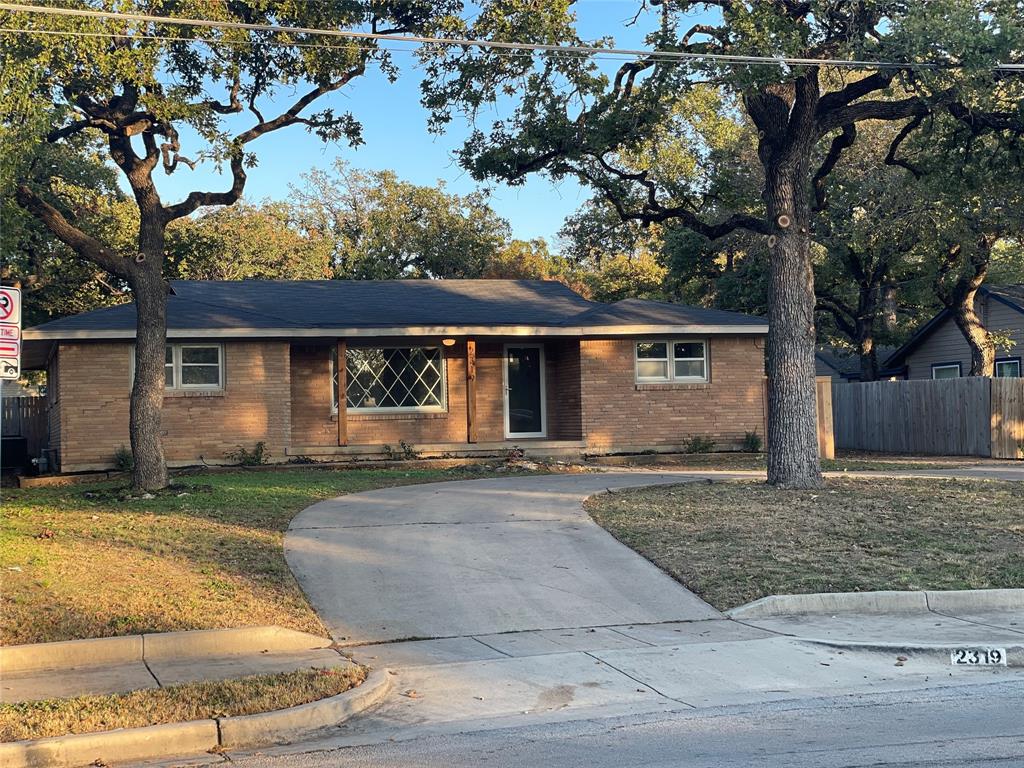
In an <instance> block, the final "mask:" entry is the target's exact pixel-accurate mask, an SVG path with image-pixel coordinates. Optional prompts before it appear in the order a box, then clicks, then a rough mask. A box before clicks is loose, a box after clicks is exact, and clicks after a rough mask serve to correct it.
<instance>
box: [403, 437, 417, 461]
mask: <svg viewBox="0 0 1024 768" xmlns="http://www.w3.org/2000/svg"><path fill="white" fill-rule="evenodd" d="M398 447H399V448H401V449H402V458H403V459H418V458H419V457H420V452H419V451H417V450H416V449H415V448H414V447H413V446H412V444H411V443H407V442H405V440H399V441H398Z"/></svg>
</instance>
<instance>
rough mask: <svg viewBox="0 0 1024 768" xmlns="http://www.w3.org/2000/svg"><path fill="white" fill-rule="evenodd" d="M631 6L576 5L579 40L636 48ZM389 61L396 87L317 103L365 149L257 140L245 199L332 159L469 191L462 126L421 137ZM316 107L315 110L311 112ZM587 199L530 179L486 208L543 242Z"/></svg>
mask: <svg viewBox="0 0 1024 768" xmlns="http://www.w3.org/2000/svg"><path fill="white" fill-rule="evenodd" d="M638 7H639V2H638V0H584V1H583V2H581V3H579V4H578V5H577V10H576V13H577V16H578V18H579V29H580V32H581V35H582V36H583V37H584V38H585V39H590V38H596V37H600V36H602V35H612V36H614V37H615V40H616V44H617V45H618V46H620V47H629V48H639V47H643V37H644V35H645V34H646V32H647V31H648V30H649V29H650V25H651V23H652V22H653V21H654V17H653V16H652V15H648V16H647V17H646V19H645V20H642V21H641V23H640V24H638V25H635V26H627V25H626V22H627V21H628V20H629V19H631V18H632V16H633V15H634V14H635V13H636V9H637V8H638ZM395 56H396V59H395V61H396V63H397V64H399V65H400V66H401V68H402V75H401V76H400V77H399V79H398V81H397V82H396V83H393V84H391V83H388V82H387V80H386V79H385V78H384V77H383V76H382V75H381V74H380V73H379V72H372V73H369V74H368V75H367V76H364V77H362V78H359V79H358V80H356V81H354V83H353V84H352V85H351V86H349V87H348V88H346V89H345V90H344V91H341V92H339V93H336V94H331V95H330V96H329V97H326V98H325V102H324V105H325V106H333V107H334V108H335V110H336V111H344V110H348V111H351V112H352V113H353V114H354V115H355V116H356V118H357V119H359V120H360V121H361V122H362V125H363V138H364V140H365V142H366V143H365V144H363V145H362V146H360V147H358V148H357V149H352V148H350V147H348V146H347V145H336V144H330V145H325V144H324V143H323V142H321V141H320V140H319V139H317V138H316V137H315V136H313V135H311V134H309V133H307V132H306V131H305V130H303V129H302V128H301V126H293V127H291V128H287V129H284V130H281V131H278V132H275V133H272V134H268V135H266V136H263V137H261V138H259V139H258V140H257V141H255V142H254V143H253V144H252V145H250V147H251V149H252V150H253V151H255V152H256V153H257V154H258V156H259V165H258V166H257V167H256V168H253V169H252V170H251V171H250V172H249V176H248V182H247V184H246V191H245V198H246V199H247V200H250V201H259V200H262V199H264V198H272V199H280V198H283V197H285V196H286V195H287V194H288V185H289V184H299V183H301V179H300V177H301V175H302V174H303V173H306V172H308V171H309V170H310V169H312V168H328V167H330V166H331V165H332V164H333V162H334V160H335V158H338V157H342V158H344V159H345V160H347V161H349V162H350V163H351V164H352V165H353V166H355V167H359V168H364V169H368V170H377V169H392V170H394V171H395V172H396V173H397V174H398V175H399V177H400V178H403V179H406V180H408V181H411V182H413V183H416V184H434V183H436V182H437V181H438V180H439V179H443V180H444V181H445V182H446V183H447V185H448V188H449V190H451V191H455V192H459V193H466V192H469V191H472V190H473V189H476V188H477V184H476V182H474V181H473V180H472V179H471V178H469V176H468V175H467V174H466V173H465V172H463V171H462V169H461V168H459V166H458V165H457V163H456V162H455V160H454V159H453V156H452V153H453V150H455V149H456V148H458V147H459V146H461V143H462V140H463V139H464V138H465V136H466V133H467V126H466V125H465V124H464V123H463V122H461V121H460V120H459V119H458V118H457V119H456V120H455V121H453V123H452V125H451V127H450V128H449V130H448V132H447V133H445V134H444V135H441V136H435V135H431V134H430V133H428V131H427V113H426V111H425V110H424V109H423V108H422V107H421V106H420V104H419V98H420V93H419V84H420V79H421V76H422V73H421V72H420V71H417V70H416V69H415V68H414V65H415V57H414V56H412V55H410V54H408V53H396V54H395ZM287 95H288V94H283V95H282V96H281V97H279V101H280V103H281V104H285V103H286V96H287ZM322 108H323V107H320V106H317V107H316V108H315V109H314V110H313V111H319V109H322ZM182 154H184V155H186V156H188V155H189V154H190V149H189V147H188V137H187V136H184V135H183V146H182ZM157 184H158V188H159V189H160V192H161V196H162V197H163V199H164V201H165V202H176V201H177V200H179V199H181V198H182V197H184V196H185V195H186V194H187V193H188V192H190V191H191V190H193V189H198V188H204V189H222V188H227V187H228V186H229V182H228V177H227V175H221V176H218V175H217V174H216V172H215V171H214V170H213V169H212V167H210V165H209V164H205V165H202V166H199V167H197V169H196V170H195V171H189V170H188V169H187V167H184V166H179V170H177V171H176V172H175V173H174V175H172V176H169V177H168V176H164V175H163V174H162V173H158V178H157ZM588 198H589V193H588V191H587V190H586V189H583V188H581V187H580V186H579V185H577V184H576V183H575V182H572V181H566V180H563V181H562V182H560V183H558V184H555V183H553V182H552V181H550V180H549V179H547V178H545V177H543V176H539V175H533V176H531V177H530V178H529V179H528V181H527V182H526V183H525V184H524V185H522V186H518V187H508V186H505V185H496V186H493V194H492V197H491V204H492V206H493V207H494V209H495V210H496V211H497V212H498V213H499V214H500V215H501V216H503V217H505V218H506V219H508V220H509V222H510V223H511V225H512V230H513V234H514V236H515V237H518V238H522V239H529V238H534V237H544V238H546V239H547V240H548V241H549V243H551V242H553V241H554V240H555V236H556V233H557V232H558V230H559V229H560V228H561V226H562V222H563V221H564V219H565V217H566V216H567V215H569V214H571V213H572V212H573V211H575V210H576V209H577V208H579V206H580V205H581V204H582V203H583V202H585V201H586V200H587V199H588Z"/></svg>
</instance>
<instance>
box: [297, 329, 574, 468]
mask: <svg viewBox="0 0 1024 768" xmlns="http://www.w3.org/2000/svg"><path fill="white" fill-rule="evenodd" d="M338 360H345V365H343V366H339V365H337V361H338ZM289 373H290V377H289V378H290V387H291V440H290V445H289V447H288V448H287V455H289V456H308V457H310V458H321V459H323V458H326V457H331V456H335V457H343V456H344V457H352V458H358V457H361V456H365V457H370V456H373V457H380V456H381V455H388V454H389V453H392V454H396V455H402V454H403V453H405V452H408V451H414V452H415V453H417V454H419V455H422V456H424V457H427V456H445V455H447V456H474V455H494V454H496V453H500V452H503V451H505V450H508V449H509V448H510V447H512V446H516V445H518V446H520V447H522V448H524V449H529V451H530V452H531V453H534V454H535V455H544V456H571V455H578V454H579V453H580V452H581V451H582V449H583V447H584V443H583V439H584V436H583V429H582V417H581V397H580V344H579V341H578V340H577V339H557V340H552V339H547V340H535V339H522V338H518V339H515V338H510V339H502V338H488V339H480V340H477V339H472V338H445V337H439V338H417V339H415V340H410V339H409V338H408V337H405V338H393V339H388V338H380V339H374V340H373V341H372V342H370V343H367V342H365V341H362V340H360V341H356V340H345V339H339V340H334V339H332V340H324V341H323V342H320V343H314V344H294V343H293V344H292V345H291V349H290V371H289Z"/></svg>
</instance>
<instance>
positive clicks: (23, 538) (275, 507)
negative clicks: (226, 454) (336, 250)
mask: <svg viewBox="0 0 1024 768" xmlns="http://www.w3.org/2000/svg"><path fill="white" fill-rule="evenodd" d="M494 474H495V473H494V472H492V471H489V470H486V469H483V470H482V469H480V468H479V467H474V468H471V469H466V470H462V469H458V470H451V469H449V470H428V469H420V470H417V469H402V470H383V469H358V470H355V469H353V470H316V469H296V470H291V471H281V472H245V471H240V472H232V473H226V474H211V475H208V476H191V477H182V478H178V479H177V480H176V482H177V483H178V485H177V487H176V488H175V489H173V492H170V493H162V494H160V495H158V496H157V497H156V498H153V499H124V500H122V499H121V498H120V497H119V494H118V491H117V487H116V486H117V484H116V483H102V484H92V485H79V486H66V487H62V488H34V489H25V490H8V489H4V492H3V497H4V498H3V517H2V520H0V578H2V590H0V644H18V643H40V642H49V641H54V640H71V639H76V638H83V637H107V636H111V635H127V634H140V633H145V632H169V631H176V630H186V629H213V628H219V627H240V626H255V625H261V624H277V625H279V626H282V627H289V628H291V629H297V630H300V631H304V632H312V633H314V634H319V635H326V634H327V631H326V629H325V628H324V626H323V625H322V624H321V622H320V620H319V619H318V618H317V616H316V614H315V613H314V612H313V610H312V609H311V608H310V606H309V603H308V602H307V601H306V598H305V597H304V596H303V594H302V592H301V590H300V589H299V586H298V584H297V583H296V581H295V579H294V577H293V576H292V574H291V572H290V571H289V570H288V566H287V564H286V563H285V559H284V551H283V548H282V544H283V541H284V532H285V530H286V529H287V527H288V523H289V522H290V521H291V519H292V518H293V517H294V516H295V515H296V514H297V513H298V512H299V511H300V510H302V509H304V508H305V507H307V506H309V505H310V504H312V503H313V502H315V501H318V500H320V499H325V498H331V497H333V496H340V495H342V494H346V493H355V492H357V491H364V490H371V489H374V488H383V487H387V486H395V485H409V484H412V483H424V482H432V481H438V480H458V479H464V478H467V477H472V478H478V477H486V476H489V475H494ZM500 474H501V476H505V475H507V474H508V473H507V472H505V473H500Z"/></svg>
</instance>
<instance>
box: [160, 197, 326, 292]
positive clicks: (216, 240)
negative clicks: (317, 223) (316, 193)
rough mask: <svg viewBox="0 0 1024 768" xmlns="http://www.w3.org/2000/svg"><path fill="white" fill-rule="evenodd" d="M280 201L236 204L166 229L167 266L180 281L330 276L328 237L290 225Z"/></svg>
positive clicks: (288, 209)
mask: <svg viewBox="0 0 1024 768" xmlns="http://www.w3.org/2000/svg"><path fill="white" fill-rule="evenodd" d="M293 213H294V212H293V209H292V207H291V206H288V205H287V204H285V203H274V202H265V203H263V204H262V205H260V206H252V205H246V204H242V203H239V204H237V205H234V206H231V207H230V208H220V209H214V210H212V211H209V212H207V213H205V214H204V215H201V216H198V217H196V218H186V219H181V220H179V221H177V222H175V223H174V224H172V225H171V227H170V228H169V229H168V232H167V258H168V271H169V273H170V274H171V275H173V276H174V277H176V278H178V279H182V280H252V279H279V280H317V279H325V278H330V277H331V276H332V275H333V265H332V263H331V258H332V240H331V239H330V238H329V237H328V236H326V235H323V234H320V233H317V232H302V231H299V230H298V228H297V227H296V226H295V222H294V219H293Z"/></svg>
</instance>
